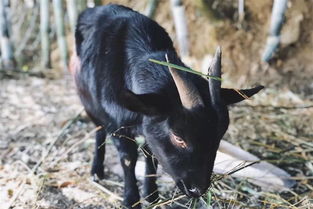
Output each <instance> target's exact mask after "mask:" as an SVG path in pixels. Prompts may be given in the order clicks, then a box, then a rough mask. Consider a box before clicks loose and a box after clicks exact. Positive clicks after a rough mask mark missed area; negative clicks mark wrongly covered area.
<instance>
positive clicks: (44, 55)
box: [40, 0, 51, 68]
mask: <svg viewBox="0 0 313 209" xmlns="http://www.w3.org/2000/svg"><path fill="white" fill-rule="evenodd" d="M49 18H50V15H49V0H40V37H41V38H40V41H41V67H42V68H51V60H50V40H49Z"/></svg>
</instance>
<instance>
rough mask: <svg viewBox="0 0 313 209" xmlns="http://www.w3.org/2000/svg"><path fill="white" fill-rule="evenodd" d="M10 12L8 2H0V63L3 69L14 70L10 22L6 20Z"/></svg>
mask: <svg viewBox="0 0 313 209" xmlns="http://www.w3.org/2000/svg"><path fill="white" fill-rule="evenodd" d="M8 11H10V4H9V1H6V0H0V44H1V61H2V66H3V68H4V69H10V70H12V69H14V68H15V67H16V62H15V59H14V50H13V46H12V43H11V41H10V24H11V23H10V21H9V18H8Z"/></svg>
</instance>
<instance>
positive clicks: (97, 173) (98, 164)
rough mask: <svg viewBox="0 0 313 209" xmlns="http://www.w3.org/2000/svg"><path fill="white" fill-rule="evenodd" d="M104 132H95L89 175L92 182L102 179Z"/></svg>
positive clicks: (100, 130) (102, 130)
mask: <svg viewBox="0 0 313 209" xmlns="http://www.w3.org/2000/svg"><path fill="white" fill-rule="evenodd" d="M106 135H107V134H106V131H105V129H104V128H101V129H99V130H98V131H97V132H96V143H95V153H94V158H93V162H92V168H91V175H92V177H93V179H94V181H97V180H98V179H103V178H104V166H103V162H104V156H105V139H106Z"/></svg>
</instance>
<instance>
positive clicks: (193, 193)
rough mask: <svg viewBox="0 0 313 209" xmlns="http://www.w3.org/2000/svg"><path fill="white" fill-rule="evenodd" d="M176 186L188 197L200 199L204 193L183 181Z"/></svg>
mask: <svg viewBox="0 0 313 209" xmlns="http://www.w3.org/2000/svg"><path fill="white" fill-rule="evenodd" d="M176 185H177V186H178V188H179V189H180V190H181V191H182V192H183V193H184V194H186V195H187V196H188V197H192V198H199V197H200V196H201V195H202V194H203V193H204V192H203V191H201V190H200V189H198V188H196V187H192V186H189V185H186V184H185V182H184V181H183V180H179V181H177V182H176Z"/></svg>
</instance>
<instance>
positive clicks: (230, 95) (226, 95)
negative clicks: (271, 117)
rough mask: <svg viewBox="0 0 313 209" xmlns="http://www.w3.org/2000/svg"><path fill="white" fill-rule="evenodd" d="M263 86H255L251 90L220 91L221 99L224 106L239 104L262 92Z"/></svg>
mask: <svg viewBox="0 0 313 209" xmlns="http://www.w3.org/2000/svg"><path fill="white" fill-rule="evenodd" d="M263 88H264V86H257V87H254V88H251V89H240V90H234V89H224V88H222V89H221V97H222V100H223V101H224V103H225V104H226V105H230V104H234V103H237V102H241V101H242V100H245V99H247V98H249V97H252V96H253V95H254V94H256V93H258V92H259V91H260V90H262V89H263Z"/></svg>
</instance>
